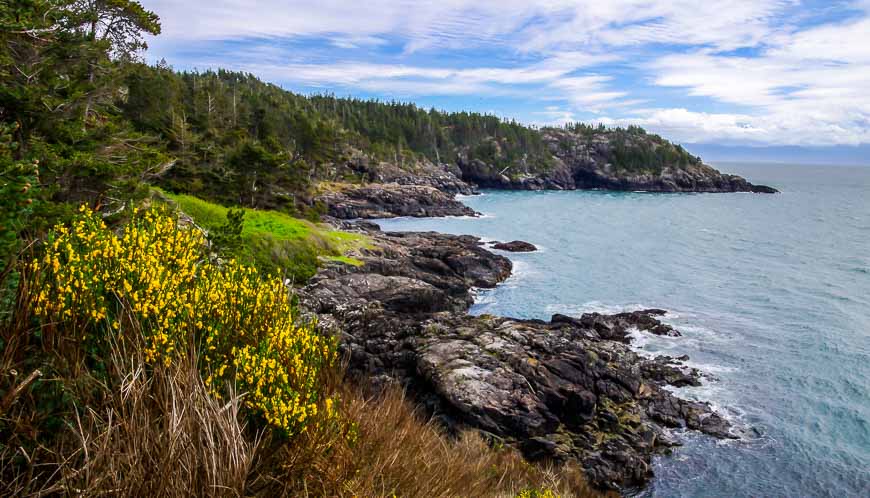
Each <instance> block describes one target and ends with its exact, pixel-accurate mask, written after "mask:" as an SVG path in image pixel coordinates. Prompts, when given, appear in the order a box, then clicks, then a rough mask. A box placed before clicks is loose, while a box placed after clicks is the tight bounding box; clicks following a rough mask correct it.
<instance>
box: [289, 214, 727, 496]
mask: <svg viewBox="0 0 870 498" xmlns="http://www.w3.org/2000/svg"><path fill="white" fill-rule="evenodd" d="M337 223H338V224H339V225H340V226H341V228H343V229H346V230H357V231H363V232H365V233H366V234H367V235H368V236H369V237H370V238H371V239H372V241H373V248H372V249H367V250H364V251H363V253H362V254H359V255H357V257H358V258H359V259H360V260H361V261H362V262H363V265H362V266H351V265H344V264H332V265H329V266H327V267H325V268H323V269H321V270H320V271H319V272H318V274H317V275H316V276H315V277H314V278H313V279H312V280H311V282H310V283H309V285H308V286H306V287H305V288H304V289H302V290H301V291H300V302H301V304H302V306H303V308H304V309H306V310H308V311H310V312H313V313H316V314H317V316H318V317H319V320H320V322H321V324H323V325H324V326H327V327H330V328H333V329H334V330H336V331H338V332H339V333H340V337H341V349H342V351H343V352H344V353H345V354H346V357H347V358H348V359H349V374H350V375H352V376H355V377H359V378H360V379H363V380H364V381H365V382H367V383H370V384H372V385H373V386H375V388H377V387H378V386H383V385H385V384H388V383H398V384H399V385H401V386H403V387H405V388H406V389H407V390H408V392H409V393H410V394H411V396H412V398H413V399H414V400H416V402H418V403H419V404H420V405H421V406H423V407H425V409H426V410H427V412H428V413H430V414H431V415H433V416H435V417H436V418H437V419H438V420H440V421H441V422H442V423H443V425H444V426H445V427H446V428H447V429H448V430H454V429H459V428H474V429H477V430H480V431H481V432H482V433H483V434H485V435H487V436H488V437H490V438H491V439H492V440H493V441H494V442H501V443H504V444H509V445H513V446H515V447H517V448H518V449H519V450H520V451H522V452H523V454H524V455H525V456H526V457H527V458H528V459H530V460H533V461H549V462H568V461H574V462H578V463H579V464H580V465H581V466H582V467H583V468H584V469H585V472H586V474H587V476H588V478H589V481H590V482H591V483H593V484H594V485H595V486H598V487H600V488H608V489H617V490H622V491H625V490H627V489H631V488H636V487H641V486H644V485H646V484H647V483H648V482H649V479H650V478H651V477H652V470H651V458H652V456H653V455H654V454H656V453H659V452H662V451H667V449H668V448H670V447H672V446H674V445H675V444H677V443H676V442H675V441H673V440H672V439H671V438H669V437H668V435H667V429H669V428H687V429H690V430H696V431H700V432H703V433H706V434H709V435H711V436H713V437H717V438H730V437H733V435H732V432H731V427H730V425H729V423H728V422H727V421H726V420H725V419H724V418H722V417H721V416H720V415H718V414H717V413H715V412H714V411H713V410H712V409H711V407H710V406H709V405H708V404H705V403H700V402H695V401H687V400H684V399H681V398H679V397H677V396H675V395H674V394H672V393H671V392H670V391H668V390H667V389H666V388H667V387H668V386H675V387H679V386H685V385H699V384H700V377H701V374H700V372H698V371H697V370H694V369H690V368H687V367H685V366H684V365H683V362H684V361H685V360H686V359H687V358H685V357H684V358H670V357H664V356H660V357H657V358H654V359H651V358H646V357H643V356H640V355H638V354H637V353H636V352H635V351H633V350H632V349H631V347H630V345H629V343H630V341H631V338H630V332H631V331H632V330H635V329H637V330H639V331H640V333H651V334H659V335H669V336H678V335H679V332H678V331H676V330H674V329H673V328H672V327H670V326H669V325H666V324H664V323H662V322H661V321H660V320H659V319H658V318H657V317H658V316H660V315H662V314H663V313H664V311H662V310H644V311H638V312H632V313H621V314H616V315H601V314H586V315H583V316H582V317H580V318H575V317H569V316H564V315H555V316H553V317H552V318H551V320H550V321H540V320H518V319H511V318H504V317H495V316H488V315H484V316H472V315H469V314H468V309H469V308H470V306H471V304H472V303H473V301H474V288H492V287H494V286H496V285H497V284H498V283H500V282H502V281H504V280H505V279H507V278H508V277H509V275H510V272H511V267H512V265H511V262H510V260H508V259H507V258H505V257H503V256H500V255H497V254H494V253H492V252H490V251H488V250H487V249H486V248H485V247H484V246H483V243H482V242H481V241H480V240H479V239H478V238H476V237H473V236H454V235H445V234H439V233H435V232H426V233H385V232H382V231H380V230H379V229H378V228H377V226H376V225H374V224H373V223H370V222H360V223H353V224H352V223H347V222H337Z"/></svg>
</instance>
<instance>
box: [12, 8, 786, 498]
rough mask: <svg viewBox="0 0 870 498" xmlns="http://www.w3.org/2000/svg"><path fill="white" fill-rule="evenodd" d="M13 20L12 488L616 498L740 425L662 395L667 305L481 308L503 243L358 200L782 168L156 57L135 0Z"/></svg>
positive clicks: (22, 14) (667, 379)
mask: <svg viewBox="0 0 870 498" xmlns="http://www.w3.org/2000/svg"><path fill="white" fill-rule="evenodd" d="M0 28H2V29H0V81H2V83H0V194H2V195H0V206H2V209H0V494H4V495H16V496H44V495H72V494H75V495H85V496H91V495H101V494H113V495H125V496H147V495H165V496H190V495H199V496H216V495H218V496H239V495H258V496H275V495H289V496H300V495H301V496H465V495H473V496H520V497H524V498H533V497H553V496H563V497H569V496H576V497H586V496H608V495H615V494H617V493H618V492H619V491H625V490H629V489H635V488H637V487H640V486H644V485H645V484H647V483H648V481H649V479H650V478H651V477H652V473H651V470H650V459H651V458H652V455H654V454H656V453H658V452H662V451H667V449H668V448H670V447H671V446H673V445H674V444H675V442H674V441H671V440H669V439H668V438H667V437H666V434H665V431H664V428H665V427H688V428H690V429H694V430H698V431H701V432H704V433H707V434H710V435H712V436H714V437H732V434H731V431H730V428H729V426H728V424H727V422H725V421H724V420H722V419H721V418H720V417H719V416H718V415H717V414H716V413H714V412H713V411H712V410H711V408H710V407H709V406H707V405H704V404H702V403H693V402H688V401H685V400H681V399H679V398H676V397H674V396H673V395H671V394H670V393H669V392H668V391H667V390H666V389H665V386H667V385H686V384H692V383H696V382H699V380H698V379H699V373H698V372H696V371H691V370H689V369H686V368H684V366H682V365H681V363H680V362H679V361H677V360H674V359H670V358H663V359H655V360H649V359H643V358H640V357H638V356H637V355H636V354H634V353H633V352H632V351H631V349H630V348H629V346H628V341H629V339H628V336H627V330H628V329H629V328H631V327H638V328H641V329H642V330H645V331H647V332H649V333H667V334H670V333H677V332H676V331H673V330H672V329H670V328H669V327H667V326H666V325H664V324H662V323H661V322H659V321H658V320H657V319H656V318H655V316H657V314H658V310H647V311H646V312H644V313H640V314H621V315H611V316H606V315H584V316H583V317H581V318H572V317H560V316H554V317H553V318H552V320H551V321H550V322H536V321H520V320H512V319H509V318H501V317H471V316H469V315H468V314H467V313H466V311H467V310H468V307H469V306H470V304H471V303H472V300H473V298H472V292H471V289H472V288H473V287H492V286H495V285H497V284H498V283H499V282H501V281H502V280H504V279H505V278H507V276H508V275H509V274H510V270H511V264H510V261H509V260H507V259H506V258H504V257H501V256H497V255H495V254H493V253H491V252H489V251H488V250H486V249H485V248H483V247H482V246H481V243H480V241H479V240H477V239H476V238H474V237H455V236H448V235H441V234H435V233H429V234H388V233H383V232H381V231H380V230H379V229H378V228H377V226H376V225H374V224H373V223H370V222H365V221H357V222H355V223H349V222H347V221H342V220H347V219H359V218H368V219H375V218H383V217H393V216H446V215H463V216H468V215H475V214H476V213H474V212H473V210H470V209H469V208H468V207H467V206H465V205H463V204H462V203H461V202H459V201H457V200H456V196H457V195H460V194H461V195H468V194H473V193H475V192H477V189H478V188H503V189H529V190H541V189H562V190H563V189H581V188H608V189H616V190H648V191H657V192H679V191H691V192H735V191H746V192H759V193H773V192H775V189H773V188H770V187H765V186H756V185H752V184H751V183H749V182H748V181H746V180H745V179H743V178H740V177H736V176H731V175H725V174H722V173H720V172H718V171H716V170H714V169H713V168H711V167H709V166H707V165H705V164H703V162H702V161H701V159H700V158H697V157H694V156H692V155H691V154H689V153H688V152H687V151H685V150H684V149H683V148H682V147H680V146H679V145H675V144H672V143H670V142H668V141H667V140H665V139H663V138H661V137H659V136H657V135H653V134H649V133H647V132H646V131H644V130H643V129H641V128H638V127H629V128H625V129H622V128H613V129H611V128H606V127H603V126H589V125H585V124H571V125H566V126H564V127H560V128H542V129H538V128H533V127H528V126H524V125H521V124H519V123H516V122H513V121H511V122H507V121H503V120H501V119H498V118H496V117H494V116H489V115H481V114H477V113H465V112H462V113H447V112H441V111H437V110H434V109H432V110H425V109H420V108H418V107H416V106H414V105H412V104H403V103H398V102H378V101H364V100H358V99H341V98H335V97H333V96H330V95H315V96H301V95H297V94H293V93H291V92H287V91H284V90H282V89H280V88H278V87H277V86H275V85H271V84H267V83H264V82H262V81H260V80H258V79H257V78H256V77H254V76H253V75H250V74H243V73H235V72H229V71H223V70H221V71H217V72H212V71H209V72H204V73H200V72H177V71H175V70H173V69H172V68H171V67H170V66H169V65H168V64H166V63H165V62H161V63H160V64H157V65H156V66H148V65H145V64H143V63H141V61H140V57H141V53H142V51H143V50H145V49H146V46H145V43H144V41H143V40H144V35H146V34H150V35H158V34H159V32H160V24H159V18H158V16H157V15H156V14H155V13H152V12H149V11H148V10H146V9H145V8H143V7H142V5H141V4H139V3H138V2H136V1H130V0H118V1H113V2H79V1H73V0H28V1H13V2H5V3H4V5H3V9H0ZM511 244H512V246H511V247H515V248H516V249H517V250H532V248H529V247H523V246H522V244H521V243H519V242H518V241H514V242H512V243H511ZM518 338H519V339H518ZM569 339H570V340H569ZM486 341H490V342H486ZM517 341H520V342H517ZM525 343H528V344H535V346H534V347H529V348H525V347H522V344H525ZM492 344H500V345H501V346H500V347H499V348H493V347H490V346H491V345H492Z"/></svg>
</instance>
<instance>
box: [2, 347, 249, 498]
mask: <svg viewBox="0 0 870 498" xmlns="http://www.w3.org/2000/svg"><path fill="white" fill-rule="evenodd" d="M115 353H116V354H114V355H113V358H112V359H111V362H110V364H111V368H112V370H113V371H112V377H113V378H115V379H117V380H119V382H118V384H117V387H116V388H115V389H111V390H108V389H107V390H105V391H104V392H103V394H104V395H105V398H104V399H103V400H102V406H99V407H97V406H84V407H79V406H73V407H72V412H71V413H70V414H69V415H68V417H67V420H66V424H65V425H66V427H65V428H64V433H63V434H60V435H58V436H59V437H57V438H54V444H53V445H51V446H45V445H42V446H40V447H39V448H38V455H27V454H26V452H25V450H24V449H23V448H18V450H17V451H16V452H15V453H17V455H15V454H7V455H4V456H5V457H6V458H2V457H0V458H2V462H3V464H4V466H6V465H9V464H10V463H12V462H13V461H14V458H15V457H17V458H18V459H19V460H20V459H21V458H22V457H24V459H25V460H28V462H27V463H28V464H27V465H23V466H21V467H20V468H19V470H18V472H17V475H16V473H11V474H10V473H9V472H7V471H8V470H9V469H4V472H3V477H4V479H6V480H7V481H6V482H4V483H3V487H2V488H0V489H2V490H3V492H4V493H9V494H10V495H17V496H27V495H30V496H43V495H47V494H49V495H61V496H63V495H80V496H102V495H112V496H240V495H242V494H243V493H244V487H245V480H246V478H247V476H248V474H249V473H250V472H251V465H252V462H253V460H254V457H255V454H256V448H257V440H256V438H255V437H253V438H252V437H251V436H250V434H247V433H246V431H245V430H244V429H245V428H244V427H243V426H242V425H241V423H240V420H242V419H241V418H240V417H239V402H238V401H239V400H238V397H233V398H232V399H230V400H229V401H228V402H225V403H221V402H218V400H216V399H215V398H213V397H212V396H210V395H209V393H208V389H207V388H206V386H205V385H204V384H203V382H202V379H201V377H200V375H199V373H198V371H197V369H196V367H195V365H194V364H193V363H192V362H179V363H178V364H177V365H175V366H172V367H170V368H167V369H156V370H153V371H151V372H146V370H145V367H144V365H145V363H144V361H143V360H142V358H141V357H140V354H139V353H138V352H134V353H133V354H132V355H131V356H125V355H123V354H122V353H121V352H120V351H119V350H118V348H116V349H115ZM86 384H88V382H86ZM96 401H97V398H94V399H93V400H92V402H91V405H95V404H96ZM21 415H22V414H21V413H19V416H21ZM19 426H22V424H19ZM4 447H5V449H6V450H7V452H9V451H12V450H11V448H9V447H8V446H5V445H4Z"/></svg>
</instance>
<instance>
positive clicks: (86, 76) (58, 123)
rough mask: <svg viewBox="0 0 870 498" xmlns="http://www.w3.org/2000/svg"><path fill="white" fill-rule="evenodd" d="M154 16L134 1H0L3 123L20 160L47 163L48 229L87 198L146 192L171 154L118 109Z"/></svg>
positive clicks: (43, 173) (119, 201) (111, 199)
mask: <svg viewBox="0 0 870 498" xmlns="http://www.w3.org/2000/svg"><path fill="white" fill-rule="evenodd" d="M159 31H160V26H159V24H158V20H157V17H156V15H154V14H153V13H150V12H148V11H146V10H145V9H144V8H143V7H142V6H141V4H140V3H139V2H134V1H129V0H94V1H87V2H86V1H80V0H51V1H50V0H9V1H4V2H3V3H2V8H0V81H2V82H3V84H2V85H0V123H8V124H12V126H13V130H14V140H15V142H16V144H17V146H16V148H15V150H14V152H13V153H12V157H13V159H15V160H17V161H25V162H33V161H36V160H38V161H39V163H40V177H39V179H40V185H41V187H42V188H41V189H39V191H40V194H41V195H40V199H39V200H42V201H47V202H48V203H49V204H50V205H49V204H45V205H43V206H42V207H43V208H44V210H43V211H42V212H41V213H40V216H38V218H39V221H40V222H41V225H42V227H43V228H44V227H45V225H50V224H53V223H54V222H55V221H56V219H51V217H52V216H59V215H65V214H67V213H68V212H69V209H66V208H63V207H60V206H59V205H61V204H64V203H67V204H73V205H77V204H78V203H80V202H82V201H86V202H88V203H90V204H91V205H93V206H95V207H98V208H101V209H107V210H116V209H120V208H121V207H123V206H124V205H129V204H130V203H131V202H132V201H135V200H136V199H138V198H140V197H141V195H142V194H143V192H144V191H143V189H142V188H141V185H142V183H143V180H147V178H148V176H149V175H150V174H151V172H153V171H155V170H157V169H159V168H160V165H161V164H164V163H165V162H166V160H167V158H166V156H165V155H164V154H163V147H162V146H161V144H159V143H158V142H156V141H155V140H154V139H153V138H152V137H148V136H145V135H142V134H141V133H137V132H135V131H134V130H132V129H131V127H130V126H129V123H128V122H127V120H125V119H123V118H122V116H120V115H119V113H118V110H117V108H116V107H115V101H116V100H117V99H118V98H119V96H120V92H119V90H120V88H119V86H118V84H117V82H118V80H119V78H120V77H121V76H122V75H123V74H124V72H125V71H126V69H127V68H128V67H129V64H128V62H129V61H130V60H132V59H134V58H135V57H136V55H137V51H138V50H140V49H142V48H144V46H145V44H144V42H143V38H142V37H143V35H144V34H145V33H150V34H157V33H159Z"/></svg>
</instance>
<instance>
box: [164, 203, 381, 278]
mask: <svg viewBox="0 0 870 498" xmlns="http://www.w3.org/2000/svg"><path fill="white" fill-rule="evenodd" d="M161 194H162V195H163V196H165V197H166V198H168V199H169V200H171V201H172V202H174V203H175V204H177V205H178V208H179V209H180V210H181V211H183V212H184V213H186V214H188V215H189V216H190V217H192V218H193V219H194V220H195V221H196V222H197V223H198V224H199V225H201V226H202V227H203V228H205V229H207V230H210V229H214V228H217V227H219V226H221V225H223V224H224V223H225V222H226V220H227V216H226V215H227V212H228V211H229V208H227V207H224V206H221V205H219V204H214V203H211V202H208V201H204V200H202V199H199V198H197V197H193V196H191V195H184V194H171V193H168V192H162V191H161ZM242 237H243V238H244V239H245V242H246V246H247V247H251V248H254V251H255V252H264V251H265V252H269V253H270V254H263V255H262V257H263V258H266V259H268V258H269V257H276V256H280V255H279V254H275V252H276V247H275V245H276V244H279V245H280V244H282V243H283V244H285V245H286V244H289V245H290V246H292V247H293V248H294V253H293V254H288V256H298V252H299V251H302V252H305V253H307V254H311V255H313V256H314V257H316V258H319V259H321V260H328V261H338V262H342V263H345V264H350V265H355V266H356V265H361V264H362V262H361V261H360V260H358V259H356V258H353V257H350V256H347V255H346V253H347V252H349V251H352V250H354V249H360V248H363V247H369V241H368V238H367V237H365V236H364V235H360V234H355V233H349V232H342V231H339V230H333V229H332V228H330V227H328V226H326V225H322V224H316V223H312V222H310V221H306V220H301V219H298V218H294V217H292V216H289V215H286V214H284V213H279V212H276V211H261V210H258V209H245V224H244V229H243V231H242ZM257 248H259V250H258V249H257ZM253 256H254V259H257V260H259V259H261V258H258V257H257V256H258V254H254V255H253ZM278 259H280V257H279V258H278ZM297 276H299V277H304V276H305V275H297Z"/></svg>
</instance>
